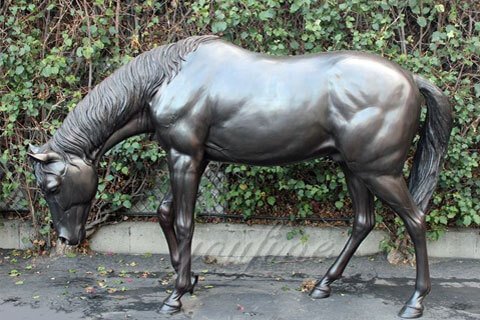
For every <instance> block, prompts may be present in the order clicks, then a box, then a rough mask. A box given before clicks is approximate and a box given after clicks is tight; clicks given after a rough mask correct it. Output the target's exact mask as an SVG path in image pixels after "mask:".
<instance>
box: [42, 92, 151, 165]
mask: <svg viewBox="0 0 480 320" xmlns="http://www.w3.org/2000/svg"><path fill="white" fill-rule="evenodd" d="M109 91H112V88H105V87H104V86H102V84H100V85H99V86H97V87H96V88H94V90H92V92H91V93H89V94H88V95H87V96H86V97H85V98H84V99H83V100H82V101H81V102H80V103H79V104H78V106H77V107H76V108H75V109H74V110H73V111H72V112H70V113H69V114H68V116H67V118H66V119H65V121H64V123H63V124H62V126H61V127H60V128H59V129H58V130H57V132H56V133H55V135H54V136H53V137H52V139H51V142H50V145H51V147H52V149H53V150H54V151H60V152H62V153H65V154H74V155H76V156H79V157H81V158H83V159H86V160H89V161H91V162H94V163H98V160H99V158H100V157H101V156H102V155H103V154H104V153H105V152H106V151H108V150H109V149H110V148H111V147H113V146H114V145H115V144H117V143H118V142H120V141H122V140H124V139H126V138H128V137H130V136H132V135H135V134H139V133H144V132H147V131H148V130H150V126H149V123H150V121H148V119H147V113H146V107H145V106H146V101H145V99H143V98H141V95H138V94H135V93H131V92H128V91H127V92H121V91H119V92H116V91H114V90H113V92H109ZM122 93H123V94H122Z"/></svg>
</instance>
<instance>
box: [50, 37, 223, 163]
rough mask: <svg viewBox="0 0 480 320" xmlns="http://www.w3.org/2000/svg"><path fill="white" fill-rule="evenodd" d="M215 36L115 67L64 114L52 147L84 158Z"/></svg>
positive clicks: (187, 41) (172, 46)
mask: <svg viewBox="0 0 480 320" xmlns="http://www.w3.org/2000/svg"><path fill="white" fill-rule="evenodd" d="M215 39H218V37H217V36H213V35H207V36H194V37H189V38H186V39H184V40H180V41H178V42H175V43H171V44H167V45H163V46H160V47H157V48H155V49H152V50H150V51H147V52H144V53H142V54H140V55H138V56H137V57H136V58H134V59H133V60H132V61H130V62H129V63H127V64H126V65H124V66H122V67H121V68H119V69H118V70H116V71H115V72H114V73H113V74H111V75H110V76H109V77H107V78H106V79H105V80H103V81H102V82H100V83H99V84H98V85H97V86H95V88H93V90H92V91H91V92H90V93H88V94H87V95H86V96H85V97H84V98H83V99H82V100H81V101H80V102H79V103H78V105H77V106H76V107H75V108H74V109H73V110H72V111H71V112H70V113H69V114H68V115H67V117H66V118H65V120H64V122H63V124H62V126H61V127H60V128H59V129H58V130H57V131H56V133H55V134H54V135H53V137H52V139H51V140H50V141H49V142H48V146H49V147H50V149H51V150H53V151H55V152H57V153H59V154H61V155H62V156H63V157H64V158H65V159H67V160H68V159H69V157H68V154H74V155H77V156H79V157H82V158H85V157H87V155H89V154H91V152H93V151H94V150H95V149H97V148H98V147H100V146H101V145H102V144H103V143H104V142H105V141H106V140H107V139H108V138H109V137H110V136H111V135H112V133H113V132H115V131H116V130H118V129H119V128H120V127H121V126H123V125H124V124H125V122H126V121H128V120H129V119H130V118H131V117H132V116H133V115H134V114H135V113H137V112H138V111H140V110H141V109H142V108H145V107H146V106H147V103H148V102H149V101H150V100H151V98H152V97H153V95H154V94H155V92H156V91H157V89H158V88H159V87H160V85H161V84H162V83H164V82H165V81H166V82H167V83H168V82H169V81H171V80H172V79H173V78H174V77H175V75H176V74H177V73H178V72H179V71H180V68H181V64H182V62H183V61H184V60H185V58H186V56H187V55H188V54H189V53H191V52H193V51H195V50H196V49H197V48H198V46H199V45H200V44H201V43H204V42H207V41H211V40H215Z"/></svg>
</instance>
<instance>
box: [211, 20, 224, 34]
mask: <svg viewBox="0 0 480 320" xmlns="http://www.w3.org/2000/svg"><path fill="white" fill-rule="evenodd" d="M226 29H227V23H226V22H225V21H215V22H214V23H212V32H213V33H219V32H222V31H225V30H226Z"/></svg>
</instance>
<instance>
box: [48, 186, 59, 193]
mask: <svg viewBox="0 0 480 320" xmlns="http://www.w3.org/2000/svg"><path fill="white" fill-rule="evenodd" d="M57 191H58V186H55V187H52V188H50V189H48V193H49V194H55V193H57Z"/></svg>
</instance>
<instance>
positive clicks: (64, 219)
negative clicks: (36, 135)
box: [28, 145, 98, 245]
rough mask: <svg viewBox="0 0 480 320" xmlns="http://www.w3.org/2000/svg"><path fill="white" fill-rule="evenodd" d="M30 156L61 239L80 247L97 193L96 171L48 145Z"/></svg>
mask: <svg viewBox="0 0 480 320" xmlns="http://www.w3.org/2000/svg"><path fill="white" fill-rule="evenodd" d="M28 155H29V156H30V158H31V159H32V160H33V164H34V169H35V177H36V180H37V184H38V186H39V188H40V190H41V191H42V193H43V195H44V197H45V200H46V201H47V204H48V207H49V208H50V212H51V215H52V220H53V225H54V227H55V229H56V230H57V232H58V237H59V239H60V240H61V241H62V242H64V243H66V244H68V245H77V244H79V243H80V242H82V241H83V239H85V224H86V221H87V218H88V212H89V211H90V207H91V204H92V200H93V198H94V196H95V193H96V190H97V185H98V177H97V173H96V170H95V167H94V166H93V165H92V164H90V163H88V162H87V161H85V160H84V159H82V158H80V157H78V156H76V155H72V154H68V156H67V157H66V156H62V155H60V154H59V153H56V152H54V151H53V150H51V149H50V148H49V147H48V145H43V146H41V147H35V146H30V153H29V154H28Z"/></svg>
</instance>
